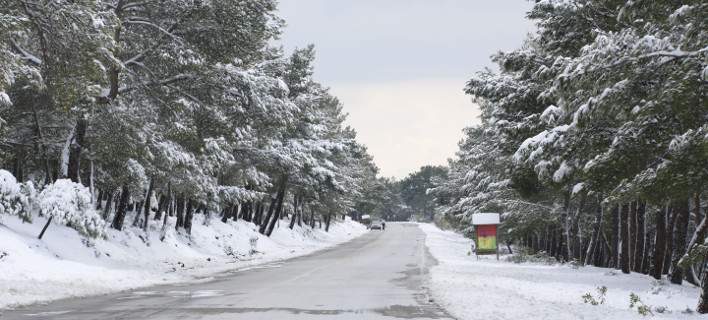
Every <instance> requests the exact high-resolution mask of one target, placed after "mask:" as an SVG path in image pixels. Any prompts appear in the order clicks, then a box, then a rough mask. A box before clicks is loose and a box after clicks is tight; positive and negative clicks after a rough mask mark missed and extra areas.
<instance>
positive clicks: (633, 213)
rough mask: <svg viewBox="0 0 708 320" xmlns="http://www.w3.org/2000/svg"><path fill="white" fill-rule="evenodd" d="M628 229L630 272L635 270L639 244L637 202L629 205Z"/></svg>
mask: <svg viewBox="0 0 708 320" xmlns="http://www.w3.org/2000/svg"><path fill="white" fill-rule="evenodd" d="M628 218H629V219H628V221H627V222H628V223H629V226H628V229H629V234H628V237H627V242H628V247H629V250H628V251H627V252H628V253H629V270H634V260H636V257H635V254H636V243H637V202H636V201H632V202H631V203H630V204H629V217H628Z"/></svg>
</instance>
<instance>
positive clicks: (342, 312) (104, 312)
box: [0, 223, 450, 320]
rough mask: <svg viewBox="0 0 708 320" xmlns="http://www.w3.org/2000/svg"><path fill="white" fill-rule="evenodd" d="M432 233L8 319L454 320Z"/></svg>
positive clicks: (396, 234) (370, 239) (378, 238)
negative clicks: (431, 292)
mask: <svg viewBox="0 0 708 320" xmlns="http://www.w3.org/2000/svg"><path fill="white" fill-rule="evenodd" d="M424 243H425V234H424V233H423V232H422V231H421V230H420V229H419V228H418V227H417V226H416V225H415V224H411V223H402V224H395V223H391V224H389V225H388V226H387V228H386V230H385V231H371V232H369V233H367V234H365V235H363V236H361V237H358V238H356V239H354V240H353V241H350V242H347V243H345V244H342V245H339V246H336V247H334V248H331V249H326V250H323V251H320V252H317V253H314V254H311V255H308V256H305V257H300V258H295V259H291V260H288V261H284V262H278V263H271V264H266V265H261V266H259V267H256V268H253V269H250V270H241V271H238V272H228V273H224V274H221V275H220V276H217V277H216V278H215V279H212V280H209V281H205V282H201V283H186V284H180V285H164V286H157V287H151V288H145V289H140V290H138V291H128V292H124V293H120V294H113V295H107V296H99V297H93V298H84V299H71V300H64V301H58V302H55V303H51V304H48V305H35V306H31V307H29V308H22V309H18V310H15V311H10V312H7V313H5V314H4V315H2V316H0V319H3V320H10V319H53V320H60V319H64V320H69V319H70V320H89V319H90V320H95V319H102V320H109V319H170V320H171V319H248V320H258V319H267V320H273V319H357V320H359V319H367V320H369V319H371V320H375V319H402V318H403V319H450V317H449V316H448V315H447V313H445V312H444V311H443V310H442V309H440V308H439V307H438V306H437V305H435V304H434V303H431V301H430V299H429V296H428V291H427V290H426V288H425V285H424V280H425V279H426V276H427V270H428V267H429V266H430V265H431V264H432V262H433V261H432V259H431V257H430V256H429V255H428V254H427V252H426V250H425V245H424Z"/></svg>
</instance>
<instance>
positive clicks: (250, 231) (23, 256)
mask: <svg viewBox="0 0 708 320" xmlns="http://www.w3.org/2000/svg"><path fill="white" fill-rule="evenodd" d="M172 219H174V218H172ZM45 222H46V220H45V219H43V218H39V217H35V221H34V222H33V223H22V221H21V220H20V219H19V218H18V217H14V216H4V217H2V220H0V309H2V308H11V307H13V306H18V305H25V304H31V303H37V302H46V301H51V300H55V299H61V298H68V297H81V296H89V295H97V294H106V293H111V292H117V291H121V290H127V289H133V288H139V287H146V286H151V285H157V284H166V283H176V282H184V281H198V280H203V279H205V278H206V279H208V277H209V276H210V275H213V274H216V273H218V272H223V271H227V270H233V269H238V268H244V267H248V266H252V265H255V264H261V263H267V262H272V261H276V260H282V259H287V258H292V257H296V256H301V255H306V254H309V253H312V252H314V251H317V250H320V249H324V248H327V247H331V246H334V245H336V244H339V243H343V242H346V241H349V240H351V239H353V238H355V237H358V236H360V235H362V234H364V233H365V232H366V228H365V227H364V226H363V225H361V224H359V223H357V222H353V221H351V220H348V219H347V221H344V222H342V221H337V222H333V223H332V225H331V227H330V230H329V232H324V230H323V229H314V230H312V229H310V228H309V227H298V226H297V225H296V226H295V228H294V229H293V230H290V229H289V228H288V223H287V219H283V220H282V221H280V222H279V227H278V228H277V229H275V230H274V232H273V234H272V236H271V237H270V238H268V237H265V236H262V235H260V234H259V233H258V231H257V229H256V226H255V225H254V224H252V223H248V222H245V221H242V220H240V221H237V222H231V221H230V222H228V223H222V222H221V221H220V220H219V219H212V220H210V221H209V226H205V225H204V220H203V216H195V217H194V225H193V227H192V236H191V237H188V236H187V235H184V234H181V233H177V232H175V230H174V227H170V228H168V232H167V234H166V237H165V240H164V241H160V226H159V225H158V222H155V221H152V222H151V225H150V232H148V233H147V234H146V233H145V232H143V231H142V230H140V229H137V228H129V227H128V228H126V230H124V231H122V232H119V231H116V230H113V229H107V231H106V232H107V239H95V240H87V239H86V238H85V237H82V236H81V235H79V234H78V233H77V232H76V231H75V230H73V229H70V228H68V227H64V226H60V225H55V224H52V225H50V226H49V228H48V230H47V232H46V234H45V235H44V238H43V239H42V240H38V239H37V234H39V231H40V230H41V228H42V227H43V225H44V223H45ZM170 223H171V225H172V226H174V221H170ZM251 237H258V238H259V240H258V245H257V251H259V253H256V254H255V255H253V256H249V254H248V252H249V251H250V244H249V239H250V238H251ZM227 252H230V253H233V254H232V255H227ZM234 257H237V258H234Z"/></svg>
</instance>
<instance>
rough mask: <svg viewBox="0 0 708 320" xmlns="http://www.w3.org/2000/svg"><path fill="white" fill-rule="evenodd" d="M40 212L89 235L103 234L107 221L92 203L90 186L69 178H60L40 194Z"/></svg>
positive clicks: (93, 236)
mask: <svg viewBox="0 0 708 320" xmlns="http://www.w3.org/2000/svg"><path fill="white" fill-rule="evenodd" d="M39 208H40V214H41V215H43V216H46V217H52V219H53V221H54V222H55V223H58V224H63V225H66V226H68V227H70V228H73V229H76V231H78V232H79V233H80V234H82V235H85V236H88V237H92V238H95V237H99V236H103V232H104V230H105V226H106V224H105V222H104V221H103V219H102V218H101V216H100V215H99V214H98V213H97V212H96V211H95V210H94V208H93V206H92V204H91V193H90V192H89V190H88V188H86V187H84V186H83V185H81V184H79V183H75V182H72V181H71V180H69V179H60V180H57V181H56V182H54V183H53V184H50V185H49V186H47V187H46V188H45V189H44V190H42V192H41V193H40V194H39Z"/></svg>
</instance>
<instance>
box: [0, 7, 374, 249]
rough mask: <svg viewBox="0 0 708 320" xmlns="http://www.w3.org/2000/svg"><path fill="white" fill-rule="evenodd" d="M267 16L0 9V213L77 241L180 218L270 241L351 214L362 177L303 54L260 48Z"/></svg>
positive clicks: (211, 10) (269, 10)
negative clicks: (251, 231)
mask: <svg viewBox="0 0 708 320" xmlns="http://www.w3.org/2000/svg"><path fill="white" fill-rule="evenodd" d="M276 6H277V2H276V1H275V0H252V1H230V0H216V1H192V0H184V1H162V0H159V1H132V0H118V1H113V0H111V1H108V0H82V1H70V2H67V1H25V0H0V8H3V9H2V10H1V11H0V39H2V41H0V150H1V152H0V169H2V170H0V179H1V180H0V187H1V188H2V189H0V191H1V192H0V214H6V215H18V216H20V217H21V218H22V219H24V220H26V221H31V220H32V218H33V215H35V216H36V215H39V216H41V217H45V218H48V221H47V223H46V226H45V227H44V229H45V230H46V229H47V227H48V226H49V225H50V222H52V221H53V222H54V223H57V224H61V225H67V226H70V227H72V228H74V229H76V230H78V231H79V232H80V233H81V234H83V235H86V236H89V237H101V236H102V235H103V231H104V230H105V228H113V229H117V230H121V229H123V228H124V227H125V226H126V225H130V226H132V227H135V228H143V229H144V230H146V231H147V230H148V226H149V225H150V224H149V222H150V221H155V224H156V225H157V226H161V228H162V229H163V235H164V229H165V228H175V229H177V230H178V231H180V232H183V233H185V234H190V233H191V229H192V220H193V217H194V216H195V215H204V216H206V217H214V218H216V217H218V218H220V219H221V220H222V221H224V222H226V221H227V220H236V219H243V220H246V221H250V222H253V223H255V224H256V225H258V226H259V231H260V233H262V234H264V235H268V236H270V234H271V233H272V232H273V228H274V226H275V225H276V222H277V221H278V220H279V218H282V217H285V216H290V217H292V219H290V228H291V229H292V228H293V225H294V224H295V223H297V224H300V225H302V224H305V225H309V226H311V227H315V223H316V222H317V226H323V225H324V228H325V229H327V228H329V225H330V221H331V219H332V218H333V217H334V218H336V217H337V216H340V217H341V216H344V215H347V214H350V213H352V212H354V211H355V210H356V208H357V207H358V206H362V203H363V202H364V199H363V194H364V191H365V190H364V189H365V188H368V187H369V186H371V185H375V184H376V183H377V181H376V172H377V168H376V167H375V165H374V164H373V162H372V158H371V156H370V155H369V154H368V153H367V150H366V148H365V147H364V146H363V145H362V144H360V143H358V142H357V141H356V133H355V132H354V130H353V129H351V128H349V127H348V126H346V125H345V124H344V121H345V118H346V115H345V114H344V113H343V112H342V106H341V104H340V102H339V101H338V99H337V98H336V97H334V96H333V95H332V94H330V93H329V90H328V88H327V87H325V86H324V85H322V84H320V83H318V82H316V81H315V80H313V63H314V59H315V51H314V47H313V46H311V45H310V46H306V47H303V48H300V49H296V50H295V51H294V52H292V54H289V55H288V54H285V52H284V51H283V49H282V48H280V47H278V46H275V45H274V44H273V41H274V40H275V39H277V38H278V37H279V35H280V33H281V31H282V28H283V26H284V23H285V22H284V21H283V20H282V19H281V18H279V17H278V16H277V15H276V10H277V7H276ZM168 217H175V218H176V220H175V222H174V223H168ZM203 221H205V223H207V222H208V221H209V219H203ZM45 230H42V234H43V233H44V232H45ZM39 237H40V239H41V237H42V235H41V234H40V235H39Z"/></svg>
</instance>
